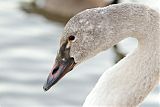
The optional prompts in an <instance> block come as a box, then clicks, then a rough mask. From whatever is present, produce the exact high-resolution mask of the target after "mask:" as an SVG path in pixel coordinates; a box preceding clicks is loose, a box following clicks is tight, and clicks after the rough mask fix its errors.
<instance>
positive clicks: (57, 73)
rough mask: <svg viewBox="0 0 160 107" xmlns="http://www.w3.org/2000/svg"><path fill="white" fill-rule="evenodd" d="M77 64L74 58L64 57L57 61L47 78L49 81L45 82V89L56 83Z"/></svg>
mask: <svg viewBox="0 0 160 107" xmlns="http://www.w3.org/2000/svg"><path fill="white" fill-rule="evenodd" d="M74 66H75V62H74V59H73V58H67V59H62V60H60V61H56V63H55V65H54V66H53V68H52V70H51V72H50V73H49V76H48V78H47V82H46V83H45V84H44V86H43V89H44V91H47V90H49V89H50V88H51V87H52V86H53V85H54V84H55V83H57V82H58V81H59V80H60V79H61V78H62V77H63V76H64V75H65V74H66V73H68V72H69V71H71V70H72V69H73V67H74Z"/></svg>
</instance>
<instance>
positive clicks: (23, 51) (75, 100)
mask: <svg viewBox="0 0 160 107" xmlns="http://www.w3.org/2000/svg"><path fill="white" fill-rule="evenodd" d="M19 1H20V0H12V1H11V0H3V1H2V0H1V1H0V38H1V39H0V106H1V107H11V106H12V107H28V106H29V107H53V106H54V107H63V106H65V107H66V106H69V107H70V106H74V107H81V105H82V104H83V102H84V100H85V98H86V96H87V95H88V93H89V92H90V90H91V89H92V88H93V87H94V85H95V83H96V82H97V80H98V78H99V77H100V75H101V74H102V73H103V72H104V71H105V70H106V69H107V68H109V67H111V66H112V65H113V59H114V58H115V55H114V53H113V51H112V49H110V50H108V51H106V52H104V53H102V54H100V55H98V56H97V57H95V58H93V59H91V60H89V61H87V62H85V63H84V64H81V65H79V66H78V67H77V68H75V69H74V70H73V71H72V72H70V73H69V74H68V75H66V76H65V77H64V78H63V79H62V80H61V81H59V83H58V84H57V85H55V86H54V87H53V88H52V89H51V90H49V92H44V91H43V89H42V86H43V84H44V81H46V78H47V75H48V73H49V71H50V69H51V68H52V65H53V60H54V58H55V55H56V53H57V49H58V40H59V35H60V34H61V32H62V31H63V27H64V26H63V25H61V24H59V23H56V22H50V21H48V20H46V19H45V18H43V17H42V16H38V15H34V14H26V13H24V12H23V11H21V10H20V9H19V8H18V6H19ZM122 45H123V44H122ZM122 47H123V46H122ZM97 66H98V67H97ZM158 93H159V88H156V89H155V90H154V92H152V93H151V94H150V95H149V96H148V97H147V99H146V100H145V102H144V103H143V105H142V107H158V97H159V96H158Z"/></svg>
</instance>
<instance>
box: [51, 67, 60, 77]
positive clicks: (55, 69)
mask: <svg viewBox="0 0 160 107" xmlns="http://www.w3.org/2000/svg"><path fill="white" fill-rule="evenodd" d="M58 69H59V66H56V68H54V69H53V71H52V75H53V74H55V73H56V72H57V71H58Z"/></svg>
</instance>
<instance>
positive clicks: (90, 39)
mask: <svg viewBox="0 0 160 107" xmlns="http://www.w3.org/2000/svg"><path fill="white" fill-rule="evenodd" d="M93 11H94V9H92V10H90V9H89V10H86V11H83V12H81V13H79V14H77V15H75V16H74V17H73V18H71V19H70V20H69V21H68V23H67V24H66V26H65V28H64V32H63V33H62V36H61V38H60V47H59V52H58V54H57V58H56V61H55V63H56V64H55V66H54V67H53V69H52V71H51V73H50V74H49V76H48V79H47V82H46V84H45V85H44V90H48V89H49V88H50V87H51V86H53V85H54V84H55V83H56V82H57V81H58V80H59V79H60V78H62V77H63V76H64V75H65V74H66V73H68V72H69V71H71V70H72V69H73V67H74V66H75V65H77V64H80V63H81V62H83V61H85V60H87V59H89V58H91V57H93V56H95V55H96V54H97V53H99V52H100V51H102V50H105V49H106V45H105V44H103V43H104V41H106V40H105V38H103V37H104V36H103V35H104V34H103V32H102V31H101V30H102V28H101V27H102V25H103V23H102V22H101V18H102V17H101V16H100V15H97V14H95V12H93ZM97 17H98V18H97Z"/></svg>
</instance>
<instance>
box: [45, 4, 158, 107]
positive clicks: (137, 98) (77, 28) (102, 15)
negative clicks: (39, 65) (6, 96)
mask: <svg viewBox="0 0 160 107" xmlns="http://www.w3.org/2000/svg"><path fill="white" fill-rule="evenodd" d="M128 37H133V38H136V39H137V40H138V46H137V48H136V49H135V50H134V51H133V52H131V53H129V54H128V55H127V56H126V57H125V58H123V59H122V60H121V61H119V62H118V63H117V64H116V65H115V66H113V67H112V68H110V69H108V70H107V71H105V72H104V73H103V74H102V76H101V77H100V79H99V80H98V82H97V84H96V85H95V87H94V88H93V90H92V91H91V92H90V94H89V95H88V96H87V98H86V100H85V102H84V104H83V107H136V106H139V105H140V104H141V102H142V101H143V100H144V98H145V97H146V96H147V95H148V94H149V93H150V92H151V90H153V89H154V88H155V86H156V85H157V84H158V80H159V72H160V59H159V58H160V44H159V43H160V14H159V12H157V11H156V10H153V9H151V8H149V7H147V6H144V5H142V4H132V3H121V4H115V5H110V6H107V7H103V8H92V9H87V10H85V11H82V12H80V13H78V14H77V15H75V16H74V17H73V18H71V19H70V20H69V22H68V23H67V24H66V26H65V28H64V32H63V34H62V36H61V39H60V49H59V51H58V54H57V57H56V60H55V65H54V66H53V69H52V70H51V72H50V74H49V76H48V79H47V82H46V83H45V84H44V86H43V88H44V90H45V91H47V90H48V89H50V88H51V87H52V86H53V85H54V84H55V83H56V82H57V81H59V80H60V79H61V78H62V77H63V76H64V75H65V74H66V73H68V72H69V71H71V70H72V69H73V68H74V67H75V66H76V65H78V64H80V63H82V62H83V61H85V60H87V59H89V58H92V57H93V56H95V55H97V54H98V53H100V52H102V51H105V50H107V49H108V48H110V47H112V46H114V45H115V44H117V43H119V42H120V41H121V40H123V39H125V38H128Z"/></svg>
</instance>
